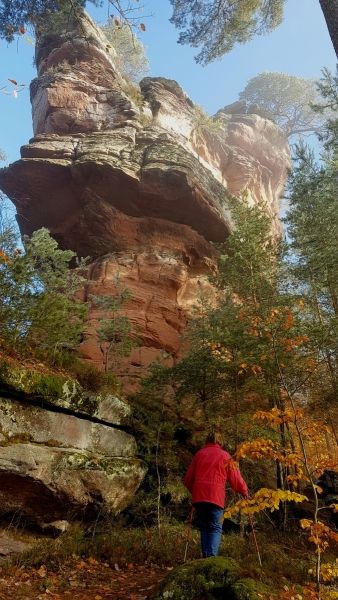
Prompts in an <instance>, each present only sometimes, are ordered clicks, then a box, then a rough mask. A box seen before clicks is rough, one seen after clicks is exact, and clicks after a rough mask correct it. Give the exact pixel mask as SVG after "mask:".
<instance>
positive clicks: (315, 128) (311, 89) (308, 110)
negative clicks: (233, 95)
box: [239, 73, 329, 137]
mask: <svg viewBox="0 0 338 600" xmlns="http://www.w3.org/2000/svg"><path fill="white" fill-rule="evenodd" d="M239 97H240V100H244V101H245V102H246V103H247V107H248V111H249V112H250V108H251V110H252V109H257V112H258V110H260V111H261V112H262V114H263V115H264V116H266V117H267V118H270V119H271V120H272V121H274V122H275V123H276V124H277V125H278V126H279V127H280V128H281V129H282V130H283V131H284V133H285V135H286V136H287V137H292V136H296V135H298V136H299V135H309V134H312V133H317V132H320V131H322V129H323V126H324V123H325V117H326V115H325V113H327V111H328V110H329V108H327V109H326V110H323V113H322V114H320V113H318V112H315V111H314V110H313V108H312V104H314V103H316V102H318V98H319V93H318V90H317V86H316V82H315V81H313V80H310V79H304V78H302V77H295V76H294V75H287V74H286V73H260V74H259V75H256V76H255V77H253V78H252V79H250V81H249V82H248V83H247V85H246V87H245V88H244V90H243V91H242V92H241V93H240V95H239Z"/></svg>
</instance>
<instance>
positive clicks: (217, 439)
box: [205, 431, 224, 446]
mask: <svg viewBox="0 0 338 600" xmlns="http://www.w3.org/2000/svg"><path fill="white" fill-rule="evenodd" d="M205 443H206V444H219V445H220V446H223V443H224V442H223V436H222V434H221V432H220V431H210V433H208V435H207V437H206V440H205Z"/></svg>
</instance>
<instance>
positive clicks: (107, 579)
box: [0, 558, 171, 600]
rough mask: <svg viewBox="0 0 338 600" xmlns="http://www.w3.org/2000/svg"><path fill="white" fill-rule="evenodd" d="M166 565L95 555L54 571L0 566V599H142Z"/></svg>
mask: <svg viewBox="0 0 338 600" xmlns="http://www.w3.org/2000/svg"><path fill="white" fill-rule="evenodd" d="M170 570H171V569H170V568H169V567H157V566H149V565H146V566H139V565H133V564H129V565H127V566H126V567H124V568H123V569H120V568H119V567H118V565H116V566H115V567H111V566H110V565H108V563H104V562H101V561H97V560H96V559H94V558H88V559H80V560H79V559H77V560H75V559H74V560H72V561H70V562H69V563H68V564H67V565H64V566H62V567H61V568H60V569H59V570H57V571H49V570H48V569H47V568H46V567H45V566H44V565H42V566H41V567H40V568H39V569H35V568H25V567H6V568H5V567H2V568H1V567H0V600H33V599H34V600H53V599H54V600H61V599H65V600H66V599H67V598H69V599H71V600H145V599H146V598H148V596H149V595H150V593H151V591H152V590H153V589H154V588H155V587H156V586H157V584H158V583H159V582H160V581H161V580H162V579H163V578H164V577H165V576H166V575H167V573H168V571H170Z"/></svg>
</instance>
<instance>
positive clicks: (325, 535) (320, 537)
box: [300, 519, 338, 552]
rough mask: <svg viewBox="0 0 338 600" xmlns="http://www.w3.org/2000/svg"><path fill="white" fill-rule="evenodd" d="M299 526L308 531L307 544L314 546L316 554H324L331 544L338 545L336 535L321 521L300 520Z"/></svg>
mask: <svg viewBox="0 0 338 600" xmlns="http://www.w3.org/2000/svg"><path fill="white" fill-rule="evenodd" d="M300 526H301V528H302V529H306V530H308V531H309V542H312V543H313V544H315V546H316V549H317V552H324V551H325V550H326V549H327V548H328V546H329V544H330V543H331V542H333V543H335V544H337V543H338V533H336V532H335V531H333V530H332V529H330V527H328V526H327V525H325V523H322V522H321V521H317V523H316V522H315V521H312V520H311V519H301V521H300Z"/></svg>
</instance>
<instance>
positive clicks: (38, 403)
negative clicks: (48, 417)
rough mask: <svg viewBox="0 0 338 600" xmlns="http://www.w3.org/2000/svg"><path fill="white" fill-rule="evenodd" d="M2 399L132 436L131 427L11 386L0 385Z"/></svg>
mask: <svg viewBox="0 0 338 600" xmlns="http://www.w3.org/2000/svg"><path fill="white" fill-rule="evenodd" d="M1 397H2V398H4V399H6V400H16V401H19V402H21V404H25V405H26V406H27V405H28V406H34V407H36V408H43V409H46V410H48V411H50V412H54V413H61V414H65V415H68V416H72V417H76V418H77V419H80V420H83V421H90V422H91V423H96V424H98V425H105V426H106V427H110V428H111V429H117V430H119V431H124V432H125V433H129V434H131V435H132V428H131V427H130V426H129V425H126V424H121V425H117V424H114V423H111V422H110V421H106V420H105V419H100V418H98V417H94V416H91V415H88V414H86V413H83V412H77V411H75V410H72V409H71V408H65V407H64V406H57V405H55V404H53V403H52V402H51V401H49V400H48V397H46V396H39V395H35V394H28V393H27V392H18V391H17V390H16V389H14V388H11V387H10V386H3V385H0V398H1Z"/></svg>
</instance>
